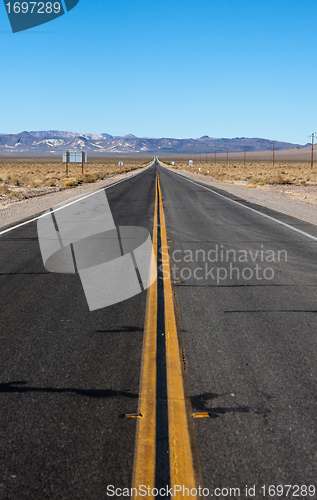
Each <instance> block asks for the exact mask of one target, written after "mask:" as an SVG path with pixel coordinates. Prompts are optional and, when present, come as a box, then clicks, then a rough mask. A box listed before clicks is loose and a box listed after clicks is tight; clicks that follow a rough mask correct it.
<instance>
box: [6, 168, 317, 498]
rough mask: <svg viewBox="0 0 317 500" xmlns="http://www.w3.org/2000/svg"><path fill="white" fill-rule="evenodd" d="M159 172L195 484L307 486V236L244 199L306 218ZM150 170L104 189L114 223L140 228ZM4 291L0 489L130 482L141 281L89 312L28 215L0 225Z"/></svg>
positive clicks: (310, 417) (315, 455) (37, 492)
mask: <svg viewBox="0 0 317 500" xmlns="http://www.w3.org/2000/svg"><path fill="white" fill-rule="evenodd" d="M157 169H158V172H159V176H160V185H161V190H162V195H163V207H164V212H165V218H166V228H167V237H168V239H169V245H170V248H169V251H170V257H171V265H172V269H173V288H174V291H175V296H176V303H177V316H178V321H179V330H180V343H181V346H182V348H183V358H184V363H185V365H186V373H187V378H186V380H185V386H186V387H187V392H188V395H189V397H190V400H191V404H192V409H193V411H194V412H200V413H203V414H206V418H195V419H193V422H194V428H195V432H196V445H195V447H196V448H197V451H198V454H199V457H200V467H201V474H202V478H203V486H204V487H206V488H209V489H210V492H213V491H214V489H215V488H230V487H234V488H240V497H241V498H244V497H245V496H246V495H245V486H246V485H248V486H249V487H250V486H253V485H256V494H255V496H253V498H270V497H269V495H268V494H267V491H266V492H265V494H263V493H264V490H263V489H262V490H261V487H262V486H266V487H268V486H269V485H277V484H287V485H307V486H308V485H311V484H315V486H316V490H317V465H316V464H317V440H316V431H317V425H316V418H317V417H316V414H317V412H316V409H317V408H316V407H317V404H316V394H317V335H316V326H317V322H316V313H317V266H316V250H317V246H316V245H317V241H315V240H312V239H310V238H309V237H308V236H305V234H300V233H296V232H295V231H293V230H292V229H291V228H289V227H286V226H283V225H281V224H278V223H277V222H276V221H274V220H271V219H269V218H265V217H263V216H262V215H261V214H258V213H256V212H254V211H251V210H249V209H248V208H246V207H249V208H253V209H255V210H259V211H260V212H262V213H264V214H266V215H268V216H270V217H273V218H276V219H277V220H279V221H282V222H284V223H286V224H288V225H290V226H292V227H294V228H298V229H300V230H301V231H303V232H304V233H307V234H310V235H313V236H315V237H317V228H316V227H315V226H311V225H309V224H307V223H304V222H301V221H298V220H296V219H293V218H290V217H287V216H285V215H282V214H277V213H274V212H272V211H270V210H268V209H265V208H263V207H256V206H254V205H251V204H250V203H247V202H244V201H243V200H242V201H241V200H240V202H241V204H237V203H232V201H230V200H228V199H225V198H223V197H220V196H218V195H217V194H215V192H218V193H220V191H219V190H216V189H215V190H214V191H215V192H211V191H210V190H208V189H205V188H204V187H203V186H200V185H199V184H197V183H196V184H195V183H192V182H189V181H188V180H186V179H184V178H182V177H180V176H178V175H177V174H175V173H173V172H171V171H168V170H166V169H163V168H162V167H157ZM155 170H156V169H155V167H154V166H153V167H151V168H150V169H148V170H146V171H145V172H144V173H142V174H140V175H138V176H136V177H134V178H130V179H128V180H126V181H125V182H122V183H121V184H118V185H116V186H113V187H111V188H109V189H107V191H106V192H107V197H108V200H109V203H110V207H111V210H112V214H113V217H114V219H115V222H116V224H118V225H136V226H143V227H145V228H147V229H148V230H150V231H151V232H152V230H153V213H154V203H155V173H156V172H155ZM222 194H224V195H225V196H226V197H228V198H229V199H231V200H232V199H233V200H236V199H235V198H234V197H233V196H232V195H229V194H226V193H222ZM227 251H229V253H228V255H227V254H226V252H227ZM250 251H251V253H250ZM230 273H231V275H230ZM0 290H1V293H0V314H1V319H0V322H1V329H0V339H1V347H2V348H1V350H0V399H1V403H0V412H1V415H0V417H1V418H0V432H1V435H0V447H1V450H0V498H1V499H12V500H24V499H28V500H29V499H36V500H43V499H46V498H48V499H67V500H68V499H71V500H73V499H76V500H77V499H89V500H90V499H91V500H94V499H98V500H99V499H101V498H106V497H107V495H106V487H107V485H115V486H117V487H120V488H129V487H130V486H131V481H132V472H133V459H134V445H135V435H136V419H126V418H120V416H121V415H123V414H126V413H133V412H137V409H138V396H139V383H140V367H141V353H142V341H143V328H144V318H145V304H146V293H142V294H139V295H137V296H135V297H133V298H132V299H129V300H127V301H124V302H122V303H120V304H116V305H114V306H110V307H108V308H106V309H100V310H98V311H94V312H89V310H88V308H87V304H86V301H85V298H84V295H83V291H82V287H81V283H80V281H79V278H78V276H76V275H59V274H52V273H49V272H47V271H46V270H45V268H44V267H43V263H42V259H41V254H40V250H39V245H38V239H37V228H36V222H32V223H30V224H28V225H25V226H23V227H21V228H18V229H15V230H14V231H11V232H8V233H6V234H3V235H2V236H0ZM196 466H197V464H196ZM303 491H304V490H303ZM224 493H225V490H224V491H223V495H222V496H221V498H226V495H225V494H224ZM292 493H294V495H293V496H294V498H296V497H297V498H298V497H299V496H298V495H295V493H296V491H292ZM291 497H292V495H289V498H291ZM303 497H305V496H304V494H302V495H301V496H300V498H303ZM316 497H317V495H315V496H310V497H309V496H308V495H306V498H316ZM282 498H286V496H284V497H283V496H282Z"/></svg>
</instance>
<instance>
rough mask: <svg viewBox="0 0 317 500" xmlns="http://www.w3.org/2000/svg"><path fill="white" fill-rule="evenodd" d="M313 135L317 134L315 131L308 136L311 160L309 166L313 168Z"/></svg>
mask: <svg viewBox="0 0 317 500" xmlns="http://www.w3.org/2000/svg"><path fill="white" fill-rule="evenodd" d="M315 135H317V132H313V133H312V135H310V136H309V138H310V137H311V160H310V168H313V166H314V138H315Z"/></svg>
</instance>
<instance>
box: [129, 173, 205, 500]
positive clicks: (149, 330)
mask: <svg viewBox="0 0 317 500" xmlns="http://www.w3.org/2000/svg"><path fill="white" fill-rule="evenodd" d="M158 214H159V221H160V227H159V226H158ZM159 231H160V239H161V247H162V249H167V235H166V224H165V215H164V210H163V203H162V193H161V187H160V182H159V177H158V174H157V176H156V199H155V213H154V229H153V246H154V251H155V257H156V259H155V262H156V263H157V256H158V252H159V250H160V249H158V232H159ZM165 253H166V252H164V253H162V267H163V269H162V271H163V290H164V318H165V342H166V345H165V349H166V377H167V399H168V403H167V406H168V435H169V462H170V463H169V467H170V483H171V484H170V485H169V486H170V487H172V488H174V486H182V487H184V488H188V489H189V491H190V490H193V489H195V488H196V487H197V485H196V480H195V472H194V465H193V453H192V447H191V440H190V433H189V427H188V417H187V409H186V402H185V393H184V384H183V375H182V366H181V357H180V349H179V342H178V335H177V327H176V318H175V311H174V303H173V294H172V283H171V275H170V266H169V260H168V256H167V255H165ZM157 299H158V294H157V283H156V282H155V283H154V284H153V285H152V286H151V287H150V288H149V291H148V296H147V306H146V317H145V329H144V330H145V331H144V342H143V354H142V366H141V386H140V398H139V415H140V418H138V423H137V437H136V447H135V458H134V471H133V485H132V486H133V488H136V489H138V488H139V487H140V486H142V485H144V486H146V488H148V487H149V491H152V490H153V488H155V460H156V350H157V317H158V310H157V305H158V300H157ZM132 498H137V496H136V495H134V496H133V497H132ZM143 498H153V497H152V496H151V495H149V496H146V497H143ZM175 498H183V495H182V493H181V492H179V493H178V494H176V495H175ZM191 498H193V499H195V498H196V496H192V495H191Z"/></svg>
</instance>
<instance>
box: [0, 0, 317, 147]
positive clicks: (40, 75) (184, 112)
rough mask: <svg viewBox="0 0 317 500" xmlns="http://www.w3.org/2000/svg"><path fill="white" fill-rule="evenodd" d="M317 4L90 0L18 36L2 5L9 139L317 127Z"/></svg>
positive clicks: (285, 136)
mask: <svg viewBox="0 0 317 500" xmlns="http://www.w3.org/2000/svg"><path fill="white" fill-rule="evenodd" d="M316 16H317V3H316V0H314V1H310V0H308V1H305V0H303V1H299V0H297V1H292V0H288V1H281V0H275V1H273V0H272V1H268V0H263V1H259V0H253V1H249V0H227V1H226V0H217V1H214V0H195V1H189V0H162V1H156V0H152V1H151V0H148V1H145V0H134V1H131V0H109V1H108V0H80V1H79V4H78V5H77V7H75V8H74V9H73V10H71V11H70V12H69V13H68V14H65V15H64V16H62V17H60V18H59V19H56V20H54V21H52V22H50V23H47V24H44V25H42V26H39V27H37V28H34V29H31V30H28V31H24V32H21V33H16V34H13V33H11V31H10V25H9V21H8V18H7V15H6V11H5V7H4V5H3V3H1V5H0V43H1V78H0V90H1V96H2V98H1V126H0V133H15V132H19V131H22V130H47V129H59V130H73V131H78V132H95V133H101V132H107V133H110V134H112V135H124V134H127V133H133V134H135V135H137V136H148V137H163V136H165V137H177V138H182V137H200V136H202V135H209V136H211V137H237V136H239V137H242V136H244V137H264V138H268V139H276V140H284V141H290V142H298V143H301V144H305V143H306V142H309V140H310V139H308V136H309V135H310V134H311V133H312V132H315V131H317V104H316V103H317V93H316V89H317V85H316V83H317V81H316V80H317V64H316V57H317V53H316V47H317V26H316Z"/></svg>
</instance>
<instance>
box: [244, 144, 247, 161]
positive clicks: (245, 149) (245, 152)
mask: <svg viewBox="0 0 317 500" xmlns="http://www.w3.org/2000/svg"><path fill="white" fill-rule="evenodd" d="M246 154H247V148H246V147H245V146H244V164H245V157H246Z"/></svg>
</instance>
